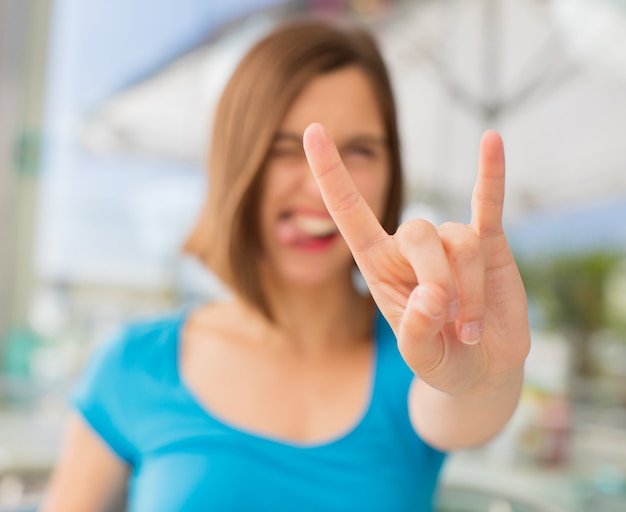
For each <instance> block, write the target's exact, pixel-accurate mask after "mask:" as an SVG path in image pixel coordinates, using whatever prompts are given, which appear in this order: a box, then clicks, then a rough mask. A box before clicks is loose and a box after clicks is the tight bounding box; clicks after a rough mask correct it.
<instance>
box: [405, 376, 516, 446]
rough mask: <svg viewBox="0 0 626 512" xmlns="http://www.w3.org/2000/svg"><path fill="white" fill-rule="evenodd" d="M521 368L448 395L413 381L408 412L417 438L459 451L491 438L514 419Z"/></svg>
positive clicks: (421, 382)
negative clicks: (469, 388)
mask: <svg viewBox="0 0 626 512" xmlns="http://www.w3.org/2000/svg"><path fill="white" fill-rule="evenodd" d="M523 378H524V371H523V367H520V368H518V369H517V370H515V371H512V372H510V373H507V374H506V375H503V376H501V377H500V378H492V379H490V380H489V382H486V383H483V384H481V385H477V386H475V387H474V388H473V389H471V390H468V391H466V392H464V393H461V394H458V395H451V394H448V393H445V392H442V391H439V390H437V389H435V388H433V387H431V386H429V385H428V384H427V383H425V382H424V381H422V380H420V379H418V378H416V379H415V380H414V381H413V385H412V386H411V391H410V397H409V410H410V415H411V422H412V423H413V427H414V428H415V430H416V431H417V432H418V434H419V435H420V436H421V437H422V439H424V441H426V442H427V443H429V444H431V445H432V446H434V447H435V448H438V449H440V450H443V451H451V450H458V449H462V448H468V447H472V446H476V445H480V444H482V443H485V442H487V441H489V440H490V439H491V438H492V437H494V436H495V435H496V434H497V433H498V432H500V430H502V428H503V427H504V426H505V424H506V423H507V422H508V420H509V419H510V418H511V416H512V415H513V413H514V411H515V409H516V407H517V404H518V402H519V397H520V394H521V390H522V384H523Z"/></svg>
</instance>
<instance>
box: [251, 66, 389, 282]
mask: <svg viewBox="0 0 626 512" xmlns="http://www.w3.org/2000/svg"><path fill="white" fill-rule="evenodd" d="M314 121H315V122H319V123H322V124H323V125H324V126H325V127H326V129H327V130H328V132H329V133H330V135H331V136H332V138H333V140H334V141H335V144H336V145H337V148H338V149H339V152H340V154H341V158H342V160H343V162H344V164H345V166H346V168H347V169H348V171H349V172H350V175H351V177H352V179H353V180H354V182H355V184H356V186H357V187H358V189H359V190H360V192H361V194H362V195H363V197H364V198H365V200H366V201H367V203H368V204H369V206H370V208H371V209H372V210H373V211H374V213H375V214H376V215H377V216H378V218H379V219H380V218H381V216H382V214H383V211H384V208H385V202H386V199H387V196H388V189H389V181H390V164H389V153H388V150H387V140H386V133H385V130H384V126H383V121H382V116H381V113H380V108H379V105H378V103H377V101H376V97H375V95H374V91H373V89H372V87H371V85H370V83H369V80H368V78H367V75H366V74H365V73H364V72H363V71H361V70H360V69H359V68H357V67H345V68H342V69H339V70H337V71H333V72H331V73H327V74H324V75H320V76H318V77H316V78H315V79H314V80H313V81H311V83H310V84H309V85H308V86H307V87H306V88H305V89H304V90H303V91H302V92H301V94H300V95H299V96H298V97H297V98H296V100H295V101H294V103H293V105H292V106H291V108H290V110H289V111H288V113H287V115H286V117H285V119H284V120H283V123H282V125H281V126H280V129H279V130H278V133H277V134H276V137H275V140H274V143H273V145H272V147H271V150H270V154H269V158H268V161H267V166H266V168H265V170H264V180H263V189H262V193H261V194H262V195H261V230H262V239H263V247H264V256H265V260H264V265H265V266H266V268H268V269H269V271H270V275H271V276H273V277H274V278H278V279H283V280H286V281H287V282H289V283H292V284H301V285H315V284H323V283H324V282H326V281H331V280H336V279H337V278H339V277H340V278H346V277H347V276H349V272H350V269H351V267H352V256H351V255H350V252H349V250H348V248H347V246H346V244H345V242H344V241H343V239H342V238H341V235H340V234H339V233H338V231H337V228H336V226H335V224H334V222H333V221H332V219H331V217H330V216H329V214H328V212H327V210H326V207H325V205H324V202H323V200H322V196H321V194H320V191H319V189H318V187H317V184H316V182H315V179H314V178H313V175H312V174H311V171H310V169H309V166H308V164H307V161H306V157H305V155H304V150H303V148H302V134H303V133H304V130H305V128H306V127H307V126H308V125H309V124H310V123H312V122H314Z"/></svg>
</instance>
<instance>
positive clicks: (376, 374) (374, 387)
mask: <svg viewBox="0 0 626 512" xmlns="http://www.w3.org/2000/svg"><path fill="white" fill-rule="evenodd" d="M191 312H192V310H189V309H188V310H185V311H183V312H182V314H181V315H180V317H179V319H178V322H177V324H176V326H175V329H173V332H172V336H173V338H174V344H175V350H174V353H175V355H174V357H173V358H172V359H173V361H172V364H173V366H174V368H173V371H174V375H175V380H176V384H177V386H178V388H179V389H180V391H181V392H182V394H183V396H184V397H185V398H186V400H187V401H188V402H189V404H190V405H191V406H192V407H193V408H194V409H196V411H197V413H198V414H199V415H201V416H202V418H203V420H207V421H210V422H212V423H214V424H216V425H218V426H219V427H220V428H221V429H223V430H225V431H227V432H230V433H232V434H236V435H239V436H241V437H242V438H245V439H247V440H248V441H251V442H256V443H259V444H267V445H273V446H275V447H279V448H283V449H294V450H302V451H307V450H322V449H326V448H330V447H333V446H336V445H339V444H342V443H344V442H346V441H348V440H349V439H350V438H352V437H353V436H354V435H356V434H358V432H359V431H360V430H361V429H362V428H364V425H365V424H366V423H367V422H368V420H369V418H370V417H371V415H372V410H373V406H374V402H375V400H376V396H377V395H378V393H379V391H378V390H379V387H380V383H379V380H380V365H381V357H380V355H381V350H380V346H379V345H380V336H379V335H378V334H379V333H378V331H379V325H378V323H379V319H378V316H379V313H378V314H375V315H374V319H373V331H372V332H373V338H374V339H373V348H372V356H371V361H370V368H371V373H370V375H371V378H370V381H369V399H368V401H367V405H366V406H365V407H364V408H363V411H362V412H361V414H360V415H359V416H358V418H357V420H356V421H355V422H354V424H353V425H352V426H351V427H349V428H348V429H346V430H345V431H344V432H340V433H338V434H337V435H335V436H332V437H329V438H328V440H322V441H319V442H310V443H309V442H298V441H291V440H285V439H281V438H279V437H278V436H276V437H274V436H271V435H268V434H262V433H258V432H254V431H253V430H248V429H246V428H243V427H239V426H237V425H235V424H234V423H233V422H230V421H228V420H227V419H225V418H222V417H220V416H219V415H218V414H215V413H214V412H213V411H211V409H210V408H209V407H207V406H205V405H204V404H203V403H202V402H201V401H200V399H199V398H198V397H197V395H196V394H195V392H194V391H193V390H192V389H191V387H190V386H189V385H188V384H187V382H186V381H185V379H184V378H183V375H182V372H181V368H180V360H181V357H180V353H181V347H182V339H183V328H184V326H185V323H186V321H187V319H188V317H189V316H190V314H191Z"/></svg>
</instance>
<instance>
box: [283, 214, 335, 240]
mask: <svg viewBox="0 0 626 512" xmlns="http://www.w3.org/2000/svg"><path fill="white" fill-rule="evenodd" d="M293 222H294V224H295V225H296V226H297V227H298V229H300V230H301V231H304V232H305V233H306V234H307V235H309V236H315V237H322V236H329V235H332V234H334V233H336V232H337V226H336V225H335V223H334V222H333V220H332V219H329V218H320V217H310V216H308V215H307V216H305V215H296V216H294V217H293Z"/></svg>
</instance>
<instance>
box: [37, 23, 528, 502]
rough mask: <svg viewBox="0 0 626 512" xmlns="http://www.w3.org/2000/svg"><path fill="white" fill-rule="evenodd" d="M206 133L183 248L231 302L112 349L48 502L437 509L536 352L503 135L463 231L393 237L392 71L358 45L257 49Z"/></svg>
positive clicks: (86, 387)
mask: <svg viewBox="0 0 626 512" xmlns="http://www.w3.org/2000/svg"><path fill="white" fill-rule="evenodd" d="M213 132H214V135H213V141H212V154H211V158H210V162H209V168H210V171H211V173H210V186H209V190H208V194H207V201H206V207H205V209H204V211H203V212H202V213H201V215H200V218H199V221H198V223H197V225H196V227H195V229H194V231H193V232H192V234H191V236H190V238H189V240H188V242H187V245H186V249H187V251H189V252H191V253H193V254H195V255H197V256H198V257H199V258H200V259H201V260H202V261H204V262H205V263H206V264H207V265H208V266H209V268H211V270H213V271H214V272H215V273H216V274H217V275H218V276H219V277H220V278H221V279H222V280H223V281H224V283H225V284H227V285H228V286H229V287H230V289H231V291H232V299H230V300H227V301H224V302H219V303H210V304H207V305H205V306H203V307H200V308H197V309H194V310H193V311H188V312H185V313H183V314H177V315H174V316H173V317H171V318H164V319H160V320H158V321H152V322H144V323H140V324H137V325H134V326H131V327H129V328H127V329H126V330H125V331H124V332H123V333H122V334H121V335H120V336H119V338H118V339H117V340H115V341H114V342H113V343H111V344H109V345H107V347H106V348H104V349H103V350H102V351H101V353H100V354H99V357H98V358H96V359H95V360H94V361H93V362H92V364H91V365H90V367H89V368H88V370H87V372H86V374H85V376H84V377H83V380H82V381H81V383H80V385H79V387H78V389H77V391H76V393H75V395H74V405H75V408H76V412H75V414H74V415H73V416H72V418H71V420H70V426H69V433H68V438H67V443H66V445H65V448H64V449H63V451H62V454H61V457H60V460H59V463H58V466H57V468H56V469H55V472H54V475H53V478H52V480H51V484H50V489H49V492H48V495H47V501H46V505H45V506H44V509H45V510H46V511H56V510H58V511H63V512H71V511H79V510H81V511H82V510H107V508H109V507H111V506H112V505H111V503H112V502H113V501H115V499H116V498H115V497H116V496H119V495H120V494H122V491H123V489H124V486H125V482H126V481H127V480H129V482H130V484H129V504H130V509H131V510H134V511H150V512H158V511H183V510H394V511H402V510H420V511H421V510H430V509H432V503H433V495H434V492H435V489H436V483H437V477H438V474H439V470H440V468H441V465H442V463H443V460H444V456H445V455H444V454H445V452H447V451H450V450H455V449H459V448H464V447H469V446H474V445H476V444H479V443H483V442H485V441H486V440H488V439H490V438H491V437H492V436H493V435H495V434H496V433H497V432H498V431H499V430H500V429H501V428H502V427H503V425H504V424H505V423H506V421H507V420H508V418H509V417H510V416H511V414H512V412H513V411H514V409H515V407H516V404H517V401H518V398H519V393H520V389H521V385H522V373H523V363H524V359H525V356H526V354H527V351H528V348H529V332H528V323H527V311H526V302H525V294H524V290H523V286H522V283H521V280H520V277H519V274H518V271H517V268H516V265H515V262H514V260H513V257H512V255H511V252H510V250H509V247H508V245H507V242H506V239H505V236H504V233H503V231H502V225H501V215H502V202H503V195H504V158H503V152H502V143H501V141H500V139H499V137H498V136H497V134H495V133H494V132H487V133H486V134H485V136H484V137H483V140H482V142H481V157H480V162H479V172H478V178H477V182H476V188H475V191H474V196H473V199H472V221H471V224H470V225H462V224H455V223H446V224H443V225H442V226H439V227H435V226H432V225H431V224H429V223H427V222H425V221H423V220H413V221H410V222H407V223H405V224H402V225H401V226H400V227H399V228H398V218H399V211H400V206H401V170H400V156H399V143H398V135H397V129H396V117H395V107H394V102H393V96H392V92H391V87H390V84H389V80H388V76H387V72H386V70H385V66H384V64H383V62H382V59H381V57H380V54H379V52H378V50H377V48H376V45H375V44H374V42H373V40H372V38H371V37H370V36H369V35H367V34H366V33H365V32H363V31H359V30H347V29H340V28H337V27H334V26H332V25H330V24H327V23H322V22H316V21H302V22H297V23H291V24H286V25H284V26H281V27H279V28H277V29H276V30H274V31H273V32H272V33H271V34H269V35H268V36H267V37H266V38H264V39H263V40H262V41H260V42H259V43H257V45H256V46H254V47H253V48H252V50H251V51H250V52H249V53H248V54H247V56H246V57H245V58H244V59H243V60H242V62H241V63H240V65H239V67H238V68H237V70H236V71H235V73H234V75H233V77H232V78H231V80H230V82H229V84H228V85H227V87H226V89H225V91H224V93H223V96H222V99H221V102H220V105H219V107H218V110H217V112H216V116H215V120H214V130H213ZM311 171H312V172H311ZM396 228H398V229H397V230H396ZM388 233H395V234H394V235H390V234H388ZM355 262H356V264H357V265H358V266H359V268H360V271H361V273H362V275H363V277H364V278H365V280H366V282H367V284H368V288H369V291H370V292H371V295H370V294H369V293H363V292H359V291H358V288H357V287H356V286H355V285H354V281H353V270H354V263H355ZM372 297H373V300H372ZM396 339H397V343H396Z"/></svg>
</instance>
